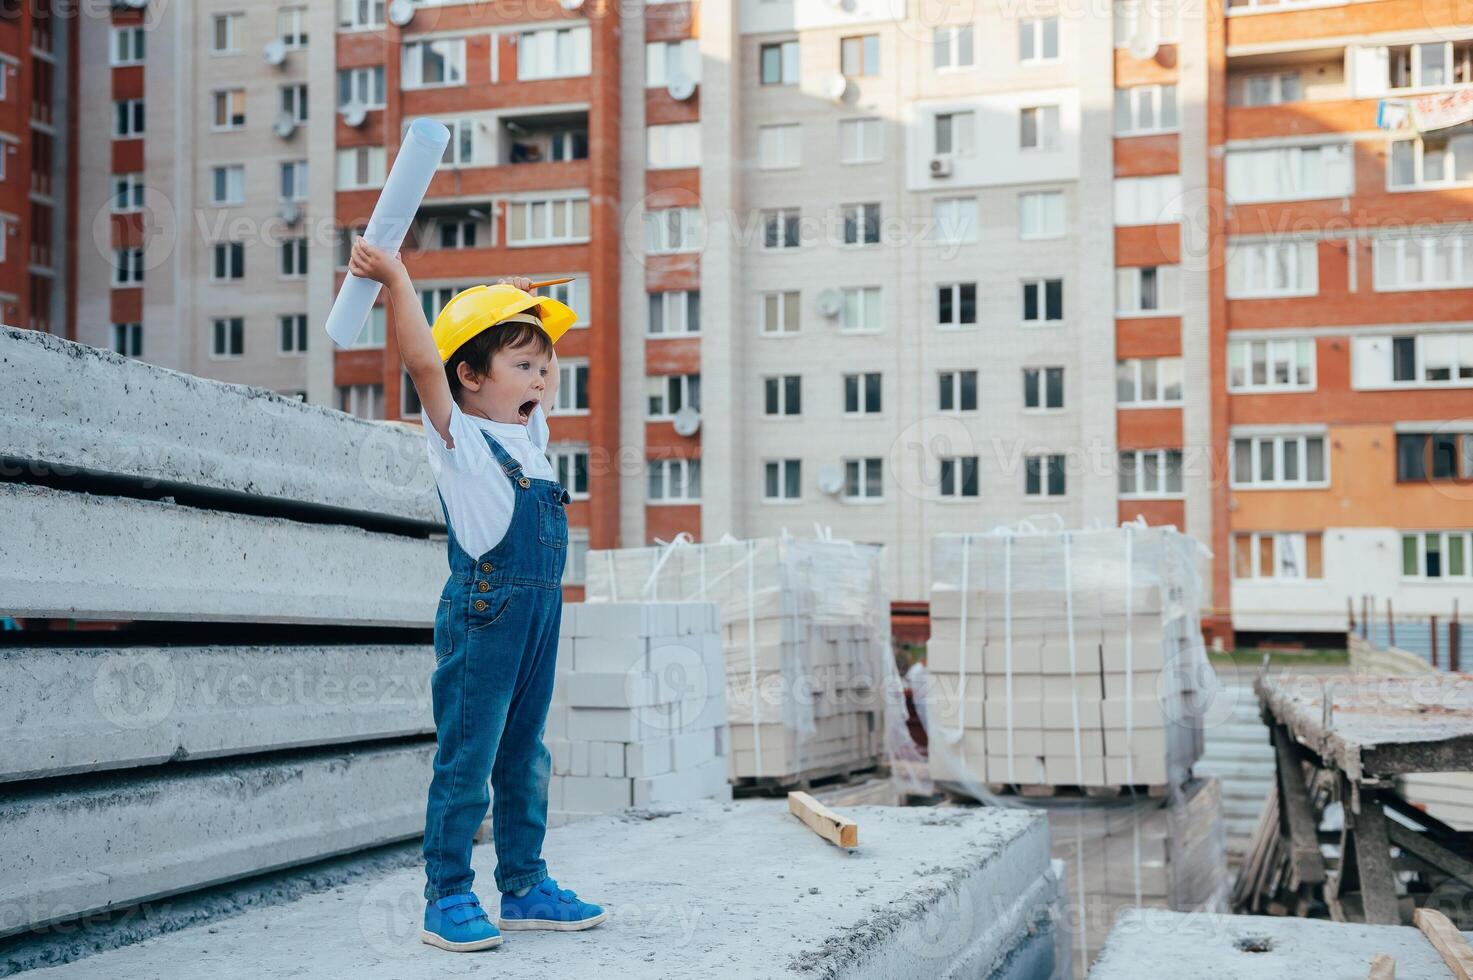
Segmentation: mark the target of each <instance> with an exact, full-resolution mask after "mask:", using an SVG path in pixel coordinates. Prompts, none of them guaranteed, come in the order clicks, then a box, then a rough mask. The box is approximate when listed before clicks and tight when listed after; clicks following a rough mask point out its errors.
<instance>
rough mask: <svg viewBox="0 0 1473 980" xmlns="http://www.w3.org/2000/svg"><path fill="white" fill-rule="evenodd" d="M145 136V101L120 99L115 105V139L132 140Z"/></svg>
mask: <svg viewBox="0 0 1473 980" xmlns="http://www.w3.org/2000/svg"><path fill="white" fill-rule="evenodd" d="M142 135H143V100H142V99H119V100H117V101H116V102H114V103H113V138H114V139H132V138H133V137H135V136H142Z"/></svg>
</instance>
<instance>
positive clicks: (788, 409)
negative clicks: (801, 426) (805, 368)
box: [762, 374, 803, 415]
mask: <svg viewBox="0 0 1473 980" xmlns="http://www.w3.org/2000/svg"><path fill="white" fill-rule="evenodd" d="M762 390H763V414H765V415H802V414H803V376H802V375H799V374H784V375H782V376H780V377H775V378H763V379H762Z"/></svg>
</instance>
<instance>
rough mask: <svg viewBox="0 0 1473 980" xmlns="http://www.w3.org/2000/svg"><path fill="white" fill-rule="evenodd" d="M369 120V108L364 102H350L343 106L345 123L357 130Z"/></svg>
mask: <svg viewBox="0 0 1473 980" xmlns="http://www.w3.org/2000/svg"><path fill="white" fill-rule="evenodd" d="M367 119H368V107H367V106H365V105H364V104H363V103H362V102H349V103H348V104H347V105H345V106H343V122H345V123H347V124H348V125H349V126H351V127H353V128H354V129H357V128H358V127H359V126H362V125H363V123H364V121H366V120H367Z"/></svg>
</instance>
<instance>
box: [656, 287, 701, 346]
mask: <svg viewBox="0 0 1473 980" xmlns="http://www.w3.org/2000/svg"><path fill="white" fill-rule="evenodd" d="M648 295H649V300H648V302H647V304H646V316H645V325H644V330H645V332H644V335H645V336H646V337H648V338H650V339H653V340H662V339H665V338H667V337H699V336H700V335H701V329H700V319H701V315H700V307H701V291H700V290H699V289H672V290H664V291H659V292H652V293H649V294H648ZM692 303H694V305H695V309H696V316H695V320H696V325H695V329H691V322H690V321H691V316H690V311H691V305H692ZM657 305H658V307H659V309H660V329H659V330H656V329H654V327H655V322H654V320H655V317H654V312H655V307H656V306H657ZM672 327H673V328H674V329H671V328H672Z"/></svg>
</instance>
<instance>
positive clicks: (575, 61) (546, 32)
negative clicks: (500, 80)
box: [517, 24, 593, 82]
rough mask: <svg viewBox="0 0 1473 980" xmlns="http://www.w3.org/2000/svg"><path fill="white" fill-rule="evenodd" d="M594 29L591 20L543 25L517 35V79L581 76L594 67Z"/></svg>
mask: <svg viewBox="0 0 1473 980" xmlns="http://www.w3.org/2000/svg"><path fill="white" fill-rule="evenodd" d="M592 60H593V32H592V30H591V29H590V28H589V26H588V25H587V24H579V25H575V26H572V27H542V28H538V29H536V30H531V31H523V32H522V33H521V34H520V35H518V36H517V81H520V82H531V81H542V80H545V79H549V78H579V77H582V76H585V75H588V74H590V73H591V71H592Z"/></svg>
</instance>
